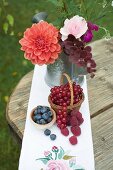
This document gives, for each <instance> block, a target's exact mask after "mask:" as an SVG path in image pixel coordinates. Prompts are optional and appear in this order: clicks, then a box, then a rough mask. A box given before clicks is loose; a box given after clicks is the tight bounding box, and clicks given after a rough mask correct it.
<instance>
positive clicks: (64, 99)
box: [50, 82, 83, 107]
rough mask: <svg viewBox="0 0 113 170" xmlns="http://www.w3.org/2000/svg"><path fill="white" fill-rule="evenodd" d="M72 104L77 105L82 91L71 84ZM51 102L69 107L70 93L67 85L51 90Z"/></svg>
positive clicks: (77, 86) (74, 84)
mask: <svg viewBox="0 0 113 170" xmlns="http://www.w3.org/2000/svg"><path fill="white" fill-rule="evenodd" d="M73 92H74V103H73V104H76V103H78V102H79V101H80V100H81V99H82V95H83V89H82V88H81V87H80V86H79V85H76V83H75V82H73ZM50 98H51V101H52V102H53V103H54V104H56V105H59V106H64V107H66V106H69V105H70V101H71V92H70V86H69V83H67V84H65V85H61V86H55V87H54V88H52V89H51V94H50Z"/></svg>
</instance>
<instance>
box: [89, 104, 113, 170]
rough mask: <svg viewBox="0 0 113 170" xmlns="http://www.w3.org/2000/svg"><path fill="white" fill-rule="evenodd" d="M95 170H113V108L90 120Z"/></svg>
mask: <svg viewBox="0 0 113 170" xmlns="http://www.w3.org/2000/svg"><path fill="white" fill-rule="evenodd" d="M92 132H93V142H94V153H95V163H96V170H113V107H112V108H110V109H108V110H107V111H105V112H103V113H102V114H100V115H98V116H96V117H94V118H92Z"/></svg>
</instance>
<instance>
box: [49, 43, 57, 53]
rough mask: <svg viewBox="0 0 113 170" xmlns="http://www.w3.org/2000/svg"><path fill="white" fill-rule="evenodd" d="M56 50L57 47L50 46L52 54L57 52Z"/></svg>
mask: <svg viewBox="0 0 113 170" xmlns="http://www.w3.org/2000/svg"><path fill="white" fill-rule="evenodd" d="M56 48H57V46H56V45H54V44H51V46H50V51H51V52H54V51H56Z"/></svg>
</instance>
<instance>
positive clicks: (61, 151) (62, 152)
mask: <svg viewBox="0 0 113 170" xmlns="http://www.w3.org/2000/svg"><path fill="white" fill-rule="evenodd" d="M64 154H65V152H64V150H63V148H62V147H60V152H59V154H58V159H62V158H63V156H64Z"/></svg>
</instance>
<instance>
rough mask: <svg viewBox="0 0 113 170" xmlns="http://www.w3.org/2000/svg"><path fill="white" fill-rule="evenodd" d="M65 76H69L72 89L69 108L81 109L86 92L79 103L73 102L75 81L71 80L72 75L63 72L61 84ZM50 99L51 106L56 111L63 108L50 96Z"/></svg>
mask: <svg viewBox="0 0 113 170" xmlns="http://www.w3.org/2000/svg"><path fill="white" fill-rule="evenodd" d="M64 77H66V78H67V80H68V83H69V86H70V91H71V101H70V105H69V106H67V110H68V111H70V110H73V109H74V110H76V111H79V109H80V107H81V104H82V102H83V101H84V94H83V96H82V99H81V100H80V101H79V102H78V103H76V104H73V98H74V93H73V82H72V81H71V79H70V77H69V76H68V75H67V74H66V73H64V74H62V76H61V81H60V84H61V85H62V84H63V80H64ZM48 101H49V103H50V106H51V108H52V109H53V110H55V111H56V112H57V110H60V109H62V106H59V105H56V104H54V103H53V102H52V101H51V98H50V96H49V97H48Z"/></svg>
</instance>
